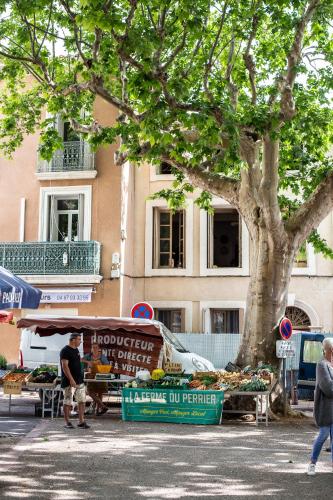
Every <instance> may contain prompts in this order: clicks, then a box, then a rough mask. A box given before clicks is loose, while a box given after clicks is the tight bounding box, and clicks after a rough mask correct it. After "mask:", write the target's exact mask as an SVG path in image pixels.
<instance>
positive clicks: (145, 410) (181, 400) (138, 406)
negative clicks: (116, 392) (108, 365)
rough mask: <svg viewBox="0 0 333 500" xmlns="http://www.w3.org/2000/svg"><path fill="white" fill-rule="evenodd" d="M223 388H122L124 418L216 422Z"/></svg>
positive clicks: (186, 422) (155, 420)
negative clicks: (201, 389)
mask: <svg viewBox="0 0 333 500" xmlns="http://www.w3.org/2000/svg"><path fill="white" fill-rule="evenodd" d="M223 399H224V392H223V391H196V390H176V389H163V388H161V389H133V388H124V389H123V391H122V417H123V420H133V421H145V422H174V423H177V424H219V423H220V419H221V414H222V409H223Z"/></svg>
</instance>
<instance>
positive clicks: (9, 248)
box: [0, 241, 102, 284]
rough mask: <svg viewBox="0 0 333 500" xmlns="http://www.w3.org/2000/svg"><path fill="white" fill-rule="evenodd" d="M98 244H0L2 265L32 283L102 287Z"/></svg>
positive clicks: (79, 242)
mask: <svg viewBox="0 0 333 500" xmlns="http://www.w3.org/2000/svg"><path fill="white" fill-rule="evenodd" d="M100 248H101V245H100V243H99V242H97V241H72V242H51V241H45V242H31V243H30V242H29V243H3V242H2V243H0V265H1V266H3V267H5V268H6V269H8V270H10V271H12V272H13V273H14V274H18V275H20V276H22V277H24V279H26V280H27V281H28V282H30V283H39V284H43V283H76V284H78V283H99V282H100V280H101V278H102V277H101V276H100V275H99V271H100Z"/></svg>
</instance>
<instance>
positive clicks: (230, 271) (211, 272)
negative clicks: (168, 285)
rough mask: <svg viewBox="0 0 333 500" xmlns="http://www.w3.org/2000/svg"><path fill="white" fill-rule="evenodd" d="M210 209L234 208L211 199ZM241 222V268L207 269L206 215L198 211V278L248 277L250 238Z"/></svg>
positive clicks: (223, 202)
mask: <svg viewBox="0 0 333 500" xmlns="http://www.w3.org/2000/svg"><path fill="white" fill-rule="evenodd" d="M212 208H217V209H219V208H220V209H223V208H234V207H233V206H232V205H230V203H228V202H227V201H226V200H223V199H222V198H213V200H212ZM239 218H240V221H241V241H242V246H241V252H242V255H241V259H242V260H241V262H242V266H241V267H218V268H210V267H208V213H207V211H206V210H200V276H249V274H250V238H249V232H248V230H247V227H246V224H245V222H244V221H243V219H242V218H241V216H239Z"/></svg>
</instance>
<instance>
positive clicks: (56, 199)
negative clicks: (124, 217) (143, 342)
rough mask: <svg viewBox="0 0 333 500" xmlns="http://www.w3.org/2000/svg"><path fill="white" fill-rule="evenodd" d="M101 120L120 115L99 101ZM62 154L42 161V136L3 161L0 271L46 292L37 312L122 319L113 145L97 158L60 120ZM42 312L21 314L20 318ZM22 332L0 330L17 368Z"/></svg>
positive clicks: (2, 349)
mask: <svg viewBox="0 0 333 500" xmlns="http://www.w3.org/2000/svg"><path fill="white" fill-rule="evenodd" d="M95 114H96V118H97V119H98V120H100V121H101V123H104V124H110V123H112V122H113V121H114V120H115V118H116V112H115V111H114V110H113V109H112V108H111V107H110V106H109V105H106V104H105V103H104V102H103V101H101V100H97V102H96V109H95ZM55 126H56V127H57V128H58V131H59V133H60V134H61V135H62V136H63V139H64V149H63V150H61V151H57V152H56V153H55V154H54V156H53V158H52V160H51V161H50V162H46V161H44V160H42V159H41V158H39V157H38V141H39V134H38V133H36V134H34V135H31V136H29V137H26V138H25V139H24V142H23V144H22V146H21V147H20V148H19V149H18V150H17V151H16V152H15V154H14V155H13V159H12V160H7V159H4V158H1V159H0V200H1V207H2V210H1V212H0V265H2V266H3V267H5V268H7V269H9V270H11V271H12V272H14V273H15V274H17V275H20V276H21V277H23V278H24V279H25V280H26V281H28V282H29V283H31V284H33V285H36V286H38V287H39V288H41V289H42V290H43V296H42V303H41V305H40V308H39V310H38V314H44V313H48V314H60V315H100V316H101V315H105V316H119V314H120V281H119V279H111V272H112V270H113V271H116V276H117V268H118V264H117V262H118V261H119V253H120V238H119V235H120V214H121V191H120V187H121V169H120V168H119V167H116V166H115V165H114V152H115V149H116V144H114V145H111V146H109V147H106V148H100V150H99V151H97V153H94V152H92V151H91V150H90V148H89V145H88V144H87V143H86V142H85V141H83V140H82V138H80V137H79V136H78V135H76V134H75V133H74V132H73V131H72V130H71V129H70V127H69V124H68V123H64V122H62V121H61V120H60V119H59V118H58V117H55ZM36 312H37V311H24V310H23V311H16V312H15V315H16V316H21V315H22V316H24V315H25V314H29V313H30V314H31V313H36ZM19 339H20V332H19V331H18V330H17V329H16V327H15V326H11V325H6V324H2V325H0V353H2V354H5V356H6V358H7V359H8V360H9V361H11V362H17V360H18V353H19Z"/></svg>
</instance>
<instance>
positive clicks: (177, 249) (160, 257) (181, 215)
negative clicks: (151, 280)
mask: <svg viewBox="0 0 333 500" xmlns="http://www.w3.org/2000/svg"><path fill="white" fill-rule="evenodd" d="M153 251H154V262H153V268H154V269H163V268H168V269H174V268H176V269H177V268H178V269H184V268H185V212H184V210H178V211H176V212H171V210H164V209H160V208H155V209H154V238H153Z"/></svg>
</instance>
